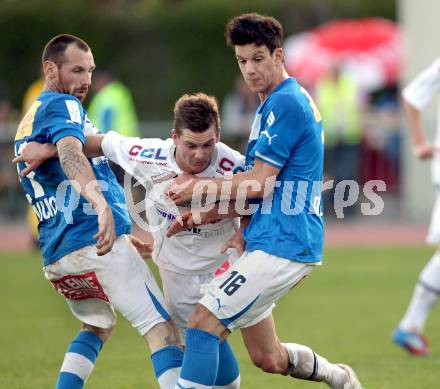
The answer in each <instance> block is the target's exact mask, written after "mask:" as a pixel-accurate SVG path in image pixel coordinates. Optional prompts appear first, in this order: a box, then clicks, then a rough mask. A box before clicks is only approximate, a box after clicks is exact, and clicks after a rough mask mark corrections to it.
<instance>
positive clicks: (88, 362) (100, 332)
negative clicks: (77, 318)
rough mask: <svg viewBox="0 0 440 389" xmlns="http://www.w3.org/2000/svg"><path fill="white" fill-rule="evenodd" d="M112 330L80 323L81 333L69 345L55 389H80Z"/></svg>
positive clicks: (90, 372)
mask: <svg viewBox="0 0 440 389" xmlns="http://www.w3.org/2000/svg"><path fill="white" fill-rule="evenodd" d="M111 332H112V328H98V327H95V326H91V325H89V324H85V323H82V326H81V332H80V333H79V334H78V336H77V337H76V338H75V339H73V341H72V342H71V343H70V345H69V347H68V349H67V352H66V355H65V356H64V361H63V364H62V366H61V370H60V375H59V376H58V381H57V384H56V388H57V389H81V388H83V387H84V384H85V382H86V381H87V379H88V378H89V377H90V375H91V374H92V371H93V368H94V367H95V363H96V359H97V357H98V355H99V352H100V351H101V348H102V345H103V344H104V343H105V341H106V340H107V339H108V338H109V337H110V334H111Z"/></svg>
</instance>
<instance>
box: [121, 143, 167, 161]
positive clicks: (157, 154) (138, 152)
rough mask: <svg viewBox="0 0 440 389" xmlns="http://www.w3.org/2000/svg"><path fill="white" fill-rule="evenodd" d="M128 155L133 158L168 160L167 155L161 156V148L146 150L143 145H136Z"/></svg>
mask: <svg viewBox="0 0 440 389" xmlns="http://www.w3.org/2000/svg"><path fill="white" fill-rule="evenodd" d="M128 153H129V154H130V155H131V156H133V157H142V158H148V159H159V160H166V159H167V157H166V155H161V153H162V148H161V147H159V148H158V149H156V148H153V147H150V148H144V147H142V146H141V145H134V146H133V147H132V148H131V149H130V151H129V152H128Z"/></svg>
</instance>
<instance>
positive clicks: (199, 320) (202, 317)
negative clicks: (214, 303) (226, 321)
mask: <svg viewBox="0 0 440 389" xmlns="http://www.w3.org/2000/svg"><path fill="white" fill-rule="evenodd" d="M216 321H218V319H217V318H216V317H215V316H214V315H213V314H212V313H211V311H209V310H208V309H206V308H205V307H204V306H203V305H200V304H198V305H197V307H196V308H195V309H194V312H193V313H192V315H191V316H190V317H189V319H188V323H187V327H188V328H198V329H200V330H204V331H207V332H210V330H211V326H212V323H215V322H216Z"/></svg>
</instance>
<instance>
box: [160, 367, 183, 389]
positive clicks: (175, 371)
mask: <svg viewBox="0 0 440 389" xmlns="http://www.w3.org/2000/svg"><path fill="white" fill-rule="evenodd" d="M180 369H181V368H180V367H174V368H172V369H168V370H167V371H166V372H165V373H163V374H161V375H160V377H159V378H158V379H157V381H158V382H159V386H160V389H174V387H175V386H176V382H177V380H178V379H179V375H180Z"/></svg>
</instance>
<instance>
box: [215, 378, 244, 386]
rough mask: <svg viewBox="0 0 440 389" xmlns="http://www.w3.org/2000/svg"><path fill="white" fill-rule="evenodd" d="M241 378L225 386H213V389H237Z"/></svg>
mask: <svg viewBox="0 0 440 389" xmlns="http://www.w3.org/2000/svg"><path fill="white" fill-rule="evenodd" d="M240 382H241V377H240V376H238V377H237V378H236V379H235V380H234V381H232V382H230V383H229V384H227V385H214V386H213V389H238V388H239V387H240Z"/></svg>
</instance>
